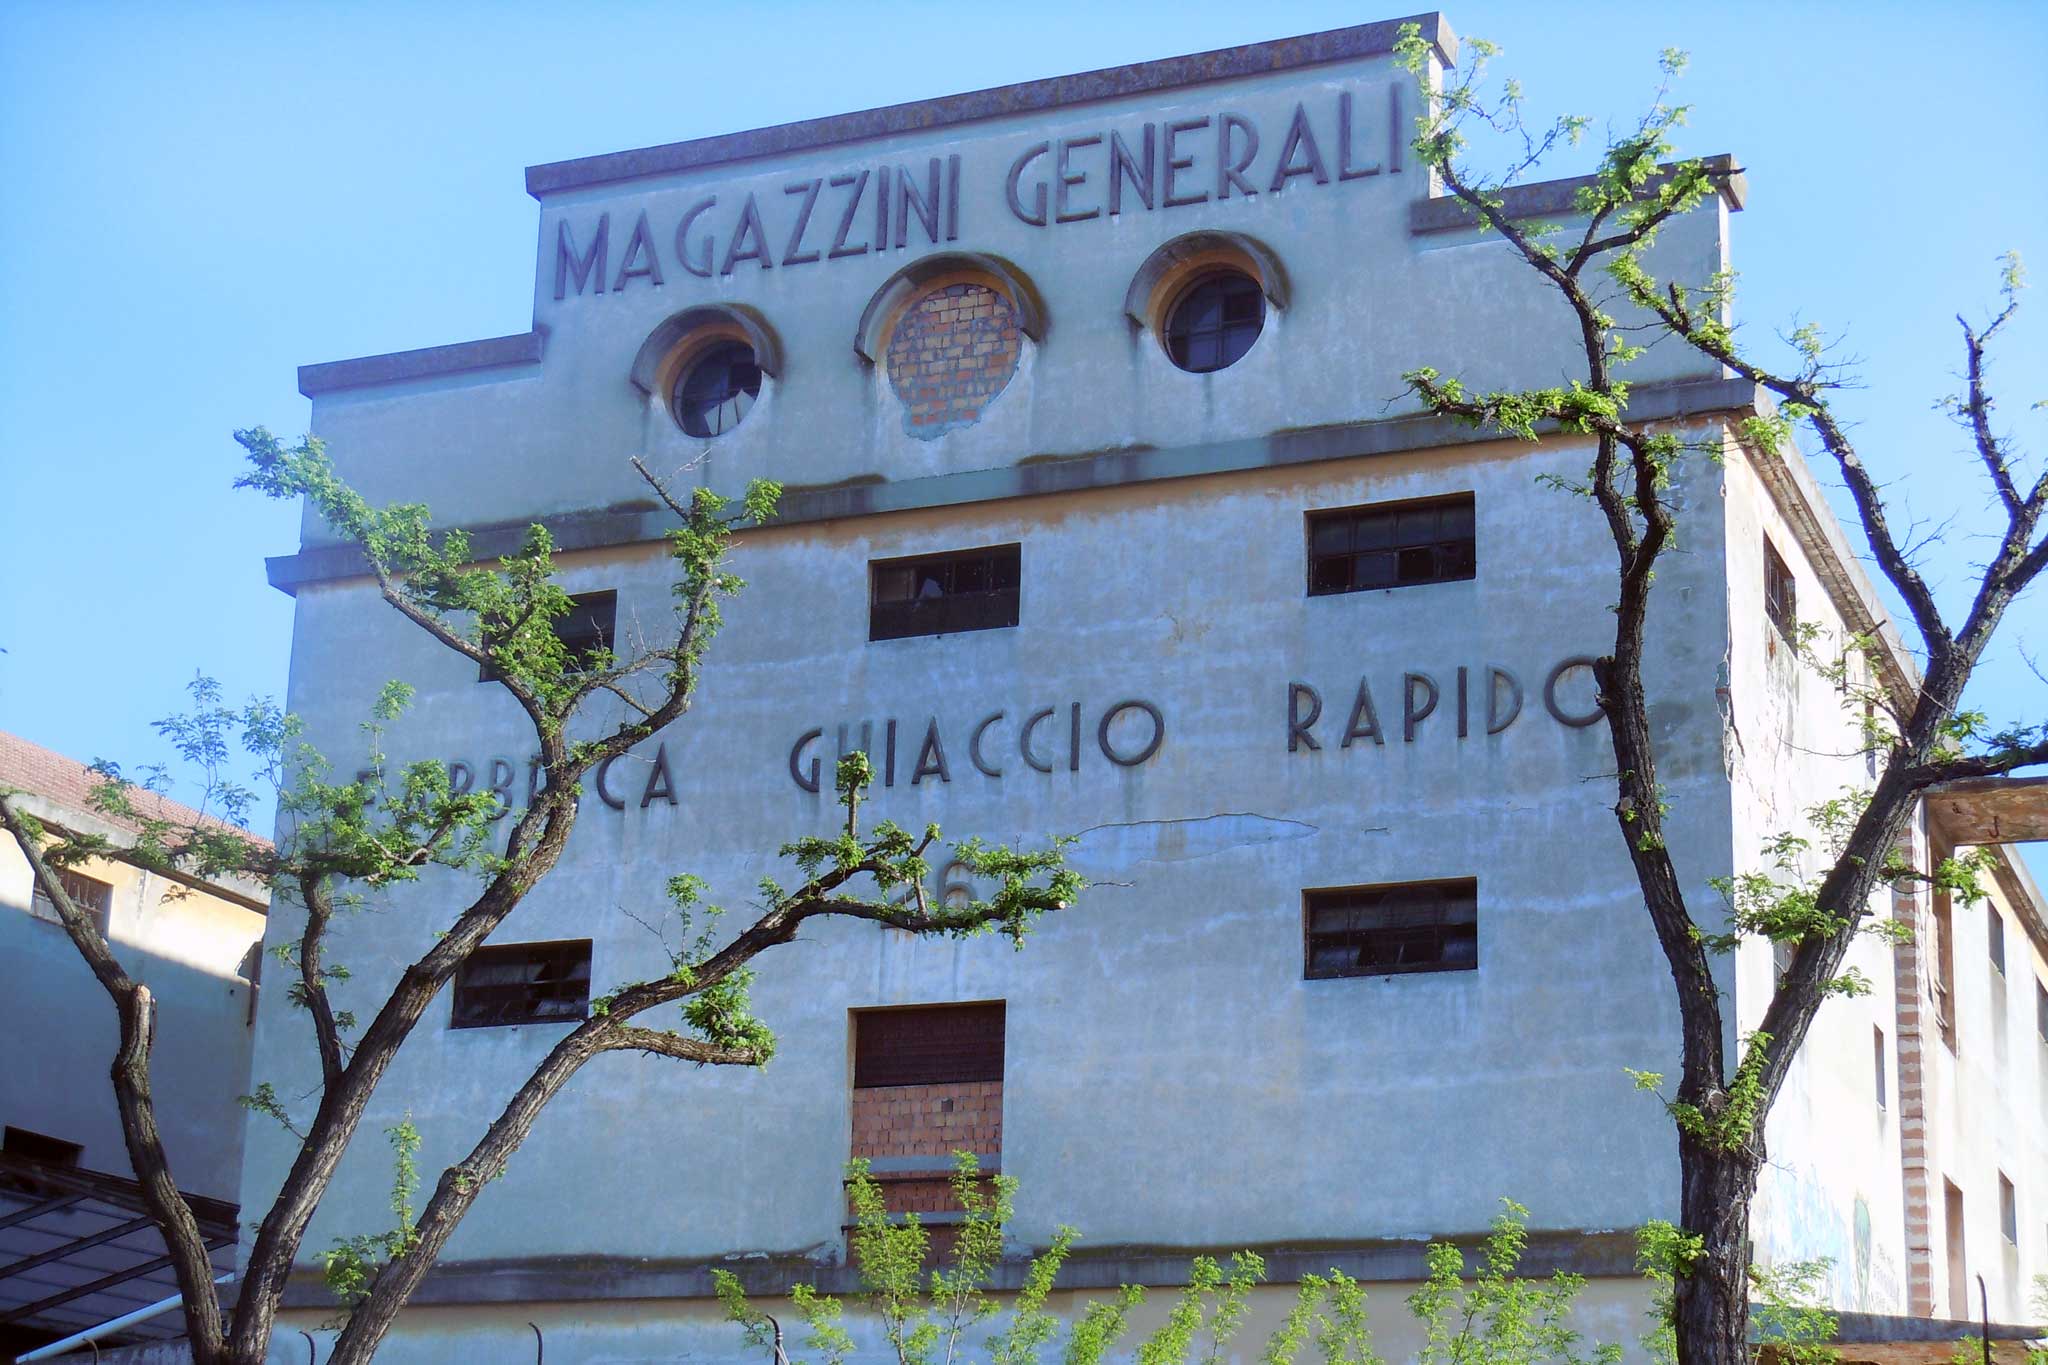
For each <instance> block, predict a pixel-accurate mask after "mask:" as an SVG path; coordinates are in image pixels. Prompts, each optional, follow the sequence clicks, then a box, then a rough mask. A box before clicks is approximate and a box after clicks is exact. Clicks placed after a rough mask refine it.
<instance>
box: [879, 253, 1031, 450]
mask: <svg viewBox="0 0 2048 1365" xmlns="http://www.w3.org/2000/svg"><path fill="white" fill-rule="evenodd" d="M1019 335H1020V334H1019V332H1018V329H1017V310H1016V309H1015V308H1014V307H1012V306H1011V303H1010V300H1009V299H1008V298H1006V297H1005V296H1004V295H1003V294H1002V292H1001V291H1000V290H996V289H991V288H990V287H988V286H987V285H985V284H978V283H976V282H974V281H972V280H963V281H960V282H958V283H955V284H948V285H942V286H940V287H939V288H937V289H934V290H932V291H931V292H930V293H928V294H926V295H924V297H922V298H920V299H918V300H917V302H915V303H913V304H911V305H910V307H909V308H908V309H906V310H905V311H904V314H903V316H902V317H901V318H900V319H898V320H897V323H896V327H895V330H894V331H893V332H891V333H890V336H889V359H888V364H889V384H890V387H892V388H894V389H895V390H896V396H897V397H898V398H900V399H902V400H903V406H904V428H905V429H906V430H907V431H909V433H910V434H911V435H912V436H916V437H920V438H923V439H927V440H928V439H930V438H932V437H935V436H943V435H945V434H946V433H947V432H949V431H954V430H957V429H958V428H960V427H964V426H968V425H970V424H972V423H974V422H976V421H978V420H980V418H981V414H982V412H983V410H984V409H986V408H987V407H988V405H989V404H990V403H993V402H994V401H995V400H996V397H997V395H999V394H1001V393H1002V391H1003V390H1004V389H1005V388H1007V387H1008V386H1009V383H1010V378H1011V376H1012V375H1014V374H1016V372H1017V360H1018V357H1019V356H1020V355H1021V353H1022V352H1021V349H1020V348H1021V345H1022V343H1021V342H1020V341H1019V340H1018V337H1019Z"/></svg>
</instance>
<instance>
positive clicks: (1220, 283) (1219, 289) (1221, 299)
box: [1166, 270, 1266, 374]
mask: <svg viewBox="0 0 2048 1365" xmlns="http://www.w3.org/2000/svg"><path fill="white" fill-rule="evenodd" d="M1265 325H1266V293H1265V291H1264V290H1263V289H1261V288H1260V287H1259V282H1258V281H1257V280H1255V279H1253V278H1252V277H1251V276H1249V275H1247V274H1244V273H1243V272H1242V271H1237V270H1219V271H1216V272H1215V273H1214V274H1209V275H1204V276H1202V277H1201V278H1200V279H1198V280H1196V281H1195V282H1194V283H1193V284H1191V285H1189V286H1188V287H1187V288H1186V289H1185V290H1184V291H1182V293H1181V296H1180V297H1179V298H1177V299H1175V300H1174V302H1173V307H1172V308H1171V309H1169V310H1168V312H1167V318H1166V354H1167V355H1168V357H1170V358H1171V359H1172V361H1173V363H1174V364H1176V365H1178V366H1180V367H1181V368H1182V369H1183V370H1190V371H1192V372H1194V373H1195V374H1208V373H1210V372H1211V371H1214V370H1221V369H1225V368H1227V367H1229V366H1231V365H1235V364H1236V363H1237V362H1238V361H1240V360H1242V359H1243V358H1244V353H1245V352H1246V351H1249V350H1250V349H1251V348H1252V343H1253V342H1254V341H1257V340H1258V339H1259V332H1260V331H1261V330H1262V329H1263V328H1264V327H1265Z"/></svg>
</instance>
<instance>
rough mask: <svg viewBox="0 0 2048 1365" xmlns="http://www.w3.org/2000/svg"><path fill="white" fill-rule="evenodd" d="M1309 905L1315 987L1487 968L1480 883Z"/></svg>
mask: <svg viewBox="0 0 2048 1365" xmlns="http://www.w3.org/2000/svg"><path fill="white" fill-rule="evenodd" d="M1302 901H1303V918H1304V927H1305V930H1306V938H1307V944H1306V950H1305V955H1306V962H1305V975H1306V976H1307V977H1308V978H1309V979H1310V980H1316V979H1318V978H1322V977H1335V976H1390V975H1394V974H1396V973H1401V972H1455V971H1469V970H1471V969H1473V968H1476V967H1477V966H1478V965H1479V883H1478V881H1477V880H1476V879H1474V878H1470V877H1468V878H1464V879H1462V880H1458V881H1440V882H1402V883H1397V884H1394V885H1387V886H1346V887H1337V888H1334V889H1329V890H1320V891H1306V892H1303V893H1302Z"/></svg>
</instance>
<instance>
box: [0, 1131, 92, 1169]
mask: <svg viewBox="0 0 2048 1365" xmlns="http://www.w3.org/2000/svg"><path fill="white" fill-rule="evenodd" d="M0 1152H5V1153H6V1154H7V1155H8V1156H16V1157H20V1158H22V1159H23V1160H25V1161H39V1162H41V1163H42V1164H43V1165H45V1166H76V1165H77V1164H78V1158H79V1157H80V1156H82V1155H84V1153H85V1148H84V1147H83V1146H81V1145H80V1144H78V1143H76V1142H66V1141H65V1140H64V1139H63V1138H53V1137H51V1136H49V1135H48V1134H47V1133H35V1132H31V1131H29V1130H28V1129H26V1128H16V1127H15V1126H14V1125H13V1124H11V1123H10V1124H8V1125H7V1129H6V1132H5V1133H4V1134H0Z"/></svg>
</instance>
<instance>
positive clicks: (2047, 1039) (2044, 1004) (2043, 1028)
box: [2034, 981, 2048, 1043]
mask: <svg viewBox="0 0 2048 1365" xmlns="http://www.w3.org/2000/svg"><path fill="white" fill-rule="evenodd" d="M2034 1031H2035V1032H2036V1033H2038V1034H2040V1035H2041V1041H2042V1042H2044V1043H2048V986H2044V985H2042V984H2041V983H2040V982H2038V981H2036V982H2035V983H2034Z"/></svg>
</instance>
